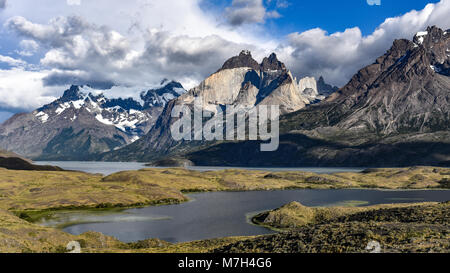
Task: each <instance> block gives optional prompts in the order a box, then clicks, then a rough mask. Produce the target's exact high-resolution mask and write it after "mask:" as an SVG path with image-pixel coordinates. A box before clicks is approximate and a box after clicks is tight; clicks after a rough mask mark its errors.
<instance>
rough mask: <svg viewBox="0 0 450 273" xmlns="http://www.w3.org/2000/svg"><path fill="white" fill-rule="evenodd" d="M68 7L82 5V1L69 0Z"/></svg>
mask: <svg viewBox="0 0 450 273" xmlns="http://www.w3.org/2000/svg"><path fill="white" fill-rule="evenodd" d="M67 5H69V6H79V5H81V0H67Z"/></svg>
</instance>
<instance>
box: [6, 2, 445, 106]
mask: <svg viewBox="0 0 450 273" xmlns="http://www.w3.org/2000/svg"><path fill="white" fill-rule="evenodd" d="M0 1H1V0H0ZM201 1H202V0H183V1H179V0H165V1H149V0H129V1H123V0H96V1H83V2H82V5H83V6H82V8H78V7H76V6H74V7H72V8H68V7H67V4H68V2H66V1H55V0H40V1H32V2H30V1H29V0H15V1H13V2H9V3H8V8H7V9H5V10H3V11H2V17H1V18H10V19H9V21H8V22H7V23H6V25H5V26H6V28H8V29H9V30H12V31H13V32H14V34H18V35H19V36H20V39H21V40H18V41H17V44H18V48H17V51H16V52H17V53H22V54H21V55H22V56H25V57H26V56H30V55H33V54H35V52H37V51H39V53H41V52H44V53H45V54H44V56H43V57H42V59H41V60H40V66H41V67H40V68H39V69H40V70H41V71H27V70H30V69H37V67H30V65H28V64H27V63H26V62H24V61H23V60H21V59H17V58H13V57H9V56H6V55H10V54H9V53H3V54H4V55H5V56H3V55H0V61H1V62H3V63H6V64H8V65H9V66H12V67H15V68H14V69H13V70H0V86H1V88H3V89H2V90H1V91H0V92H1V94H0V109H2V108H3V109H19V108H20V109H28V110H31V109H34V108H35V107H37V106H40V105H41V104H43V103H45V102H48V101H49V100H51V99H53V98H55V97H57V96H60V95H61V94H62V91H63V90H64V89H65V88H66V87H67V86H68V85H70V84H91V85H94V86H97V87H109V86H111V85H114V84H118V85H120V88H122V90H125V89H126V90H127V92H131V93H130V94H131V95H132V94H133V92H134V91H133V90H136V91H135V92H136V94H137V93H138V92H140V91H142V90H143V89H145V88H146V87H151V86H153V85H155V84H156V83H159V82H160V81H161V80H162V79H163V78H170V79H174V80H178V81H181V82H182V83H183V84H184V85H185V87H188V88H189V87H193V86H194V85H196V84H198V82H199V81H200V80H202V79H203V78H204V77H206V76H208V75H209V74H211V73H213V72H214V71H216V70H217V69H218V68H220V66H221V65H222V64H223V62H224V61H225V60H226V59H228V58H229V57H231V56H233V55H237V54H238V53H239V52H240V50H242V49H250V50H252V53H253V55H254V56H255V57H256V59H257V60H261V59H262V57H263V56H264V55H268V53H270V51H272V50H274V49H275V51H276V52H277V54H278V55H279V58H280V59H281V60H282V61H284V62H286V64H287V65H288V67H289V68H291V69H292V70H293V72H294V74H295V75H296V76H309V75H311V76H319V75H322V74H323V75H324V76H325V78H326V80H327V81H330V82H331V83H333V84H338V85H343V84H345V82H347V81H348V80H349V79H350V77H351V76H352V75H353V74H354V73H355V72H356V71H357V70H358V69H360V68H362V67H363V66H365V65H367V64H370V63H371V62H373V61H374V60H375V59H376V58H377V57H378V56H380V55H381V54H383V53H384V52H385V51H386V50H387V49H388V48H389V47H390V45H391V44H392V41H393V40H394V39H395V38H408V39H411V38H412V36H413V35H414V33H415V32H417V31H419V30H423V29H425V28H426V27H427V26H428V25H434V24H436V25H438V26H439V27H442V28H448V27H449V26H450V16H448V14H450V4H449V3H450V0H442V1H441V2H440V3H438V4H430V5H428V6H427V7H426V8H425V9H423V10H421V11H412V12H409V13H407V14H405V15H403V16H399V17H396V18H390V19H387V20H386V21H385V22H384V23H383V24H381V25H380V26H379V27H378V28H377V29H376V30H375V31H374V32H373V33H372V34H371V35H368V36H363V35H362V34H361V31H360V30H359V28H349V29H347V30H345V31H343V32H337V33H331V34H329V33H327V32H326V31H324V30H321V29H312V30H309V31H306V32H303V33H292V34H290V35H288V36H287V37H286V38H285V39H284V40H282V41H277V40H273V39H271V37H270V36H268V35H270V34H268V33H267V32H265V30H264V28H263V26H262V25H261V24H258V22H263V21H264V20H265V19H267V18H268V17H277V16H279V14H278V13H276V11H268V10H267V8H265V7H264V5H263V2H262V1H255V0H235V1H234V2H233V4H232V5H231V6H230V7H229V9H227V10H226V11H225V13H226V14H227V15H229V16H232V17H233V16H236V17H235V20H237V21H236V22H237V25H239V23H241V24H245V27H240V28H238V29H236V28H230V27H229V25H223V24H221V22H223V21H222V20H221V19H220V15H219V16H218V15H217V14H212V13H208V12H205V11H203V10H202V9H201V8H200V3H201ZM0 3H1V2H0ZM266 3H267V2H266ZM252 5H253V6H252ZM286 5H287V2H286V1H282V0H279V1H277V5H276V6H277V8H283V7H286ZM48 7H52V8H48ZM239 7H241V8H243V10H241V11H238V10H239ZM247 7H253V8H254V9H253V10H251V9H248V8H247ZM99 10H101V11H102V12H99ZM250 10H251V11H252V12H251V13H252V14H250V17H248V18H244V19H243V21H242V20H241V19H239V16H238V15H241V16H243V15H244V14H245V12H249V11H250ZM16 15H20V16H16ZM222 15H223V14H222ZM51 18H53V19H51ZM230 18H231V17H230ZM238 19H239V20H240V21H239V20H238ZM254 23H256V24H254ZM2 34H3V33H2ZM12 36H13V35H12ZM20 41H21V42H20ZM36 55H37V54H36ZM26 60H28V59H26ZM15 74H16V76H14V75H15ZM26 82H30V83H26ZM43 83H45V84H46V85H45V84H43ZM26 85H28V86H26ZM118 88H119V87H118ZM115 90H121V89H115ZM5 92H7V93H8V94H10V98H9V97H8V96H6V95H5ZM111 92H112V91H111ZM28 94H30V96H28ZM127 94H128V93H127ZM33 96H35V97H36V98H38V99H34V98H33ZM20 98H25V99H24V100H25V101H24V102H23V104H21V101H20ZM28 98H33V99H32V100H31V99H28Z"/></svg>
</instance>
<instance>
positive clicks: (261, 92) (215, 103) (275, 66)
mask: <svg viewBox="0 0 450 273" xmlns="http://www.w3.org/2000/svg"><path fill="white" fill-rule="evenodd" d="M312 80H313V81H314V83H315V79H312ZM302 87H304V86H302V85H301V84H299V82H297V80H296V79H295V78H294V77H293V76H292V74H291V72H290V71H289V70H288V69H287V68H286V66H285V65H284V64H283V63H282V62H280V61H279V60H278V58H277V56H276V55H275V54H274V53H273V54H271V55H270V56H269V57H266V58H264V59H263V61H262V62H261V63H260V64H259V63H258V62H257V61H256V60H254V59H253V57H252V55H251V53H250V52H249V51H242V52H241V53H240V54H239V55H238V56H235V57H232V58H230V59H229V60H227V61H226V62H225V63H224V65H223V66H222V68H220V69H219V70H218V71H217V72H216V73H214V74H212V75H211V76H209V77H208V78H206V79H205V80H204V81H203V82H201V83H200V84H199V85H198V86H197V87H195V88H193V89H192V90H190V91H189V92H187V93H186V94H184V95H182V96H180V97H179V98H178V99H176V100H174V101H171V102H170V103H169V104H168V105H167V107H166V108H165V109H164V111H163V113H162V115H161V116H160V118H159V119H158V121H157V122H156V124H155V126H154V127H153V128H152V129H151V130H150V132H149V133H148V134H147V135H146V136H144V137H143V138H142V139H140V140H139V141H136V142H135V143H133V144H131V145H129V146H127V147H124V148H123V149H120V150H118V151H114V152H111V153H109V154H106V155H104V156H103V157H102V159H103V160H119V159H120V160H148V159H153V158H157V157H160V156H164V155H167V154H170V153H171V152H177V153H179V152H180V151H184V150H185V149H186V150H189V149H190V148H192V147H191V146H199V145H203V144H204V143H203V142H190V143H184V142H183V141H181V142H178V141H174V140H173V139H172V137H171V132H170V126H171V125H172V124H173V123H174V122H175V121H176V120H177V119H174V118H172V117H171V113H172V109H173V107H174V106H175V105H180V104H181V105H191V106H192V105H193V103H194V99H195V98H197V97H201V98H202V100H203V101H202V103H203V108H204V109H206V110H208V111H211V112H212V113H213V114H214V113H216V112H217V110H216V109H217V107H221V108H223V107H224V106H226V105H233V106H235V107H246V108H251V107H254V106H258V105H279V106H280V111H281V114H288V113H292V112H295V111H298V110H300V109H302V108H304V107H306V105H308V104H310V103H312V102H317V101H319V100H320V99H324V98H325V97H324V96H320V95H319V93H318V88H317V86H315V90H314V92H313V94H310V95H306V94H305V92H304V91H305V90H306V87H305V88H304V89H305V90H301V89H300V88H302Z"/></svg>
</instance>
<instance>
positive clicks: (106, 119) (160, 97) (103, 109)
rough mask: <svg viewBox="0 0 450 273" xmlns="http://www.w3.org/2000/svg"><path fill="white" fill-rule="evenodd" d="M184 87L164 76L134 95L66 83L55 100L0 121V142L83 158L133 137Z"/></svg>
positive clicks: (31, 152)
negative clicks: (121, 95) (154, 86)
mask: <svg viewBox="0 0 450 273" xmlns="http://www.w3.org/2000/svg"><path fill="white" fill-rule="evenodd" d="M105 92H107V91H105ZM184 92H185V90H184V89H183V87H182V86H181V84H179V83H176V82H167V81H164V82H162V84H161V87H160V88H157V89H152V90H149V91H147V92H143V93H142V94H141V96H140V100H139V101H137V100H135V99H133V98H126V99H122V98H107V97H106V96H105V95H104V94H103V92H101V91H99V90H94V89H92V88H89V87H87V86H85V87H83V86H72V87H71V88H70V89H68V90H66V91H65V92H64V95H63V96H62V97H61V98H59V99H58V100H56V101H54V102H52V103H50V104H48V105H45V106H43V107H41V108H39V109H37V110H35V111H33V112H32V113H22V114H17V115H15V116H13V117H12V118H10V119H9V120H7V121H5V122H4V123H3V124H1V125H0V148H3V149H7V150H10V151H14V152H16V153H18V154H21V155H24V156H27V157H31V158H34V159H44V160H88V159H91V158H92V155H93V154H97V153H102V152H107V151H111V150H114V149H117V148H119V147H122V146H124V145H127V144H130V143H132V142H134V141H136V140H137V139H139V138H140V137H141V136H143V135H144V134H146V133H147V132H148V130H149V129H150V128H151V126H153V124H154V123H155V121H156V119H157V118H158V117H159V115H160V113H161V111H162V109H163V108H164V107H165V106H166V104H167V103H168V102H169V101H170V100H172V99H175V98H177V97H179V96H180V95H181V94H183V93H184Z"/></svg>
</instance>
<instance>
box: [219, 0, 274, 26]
mask: <svg viewBox="0 0 450 273" xmlns="http://www.w3.org/2000/svg"><path fill="white" fill-rule="evenodd" d="M225 17H226V19H227V21H228V23H229V24H230V25H232V26H240V25H244V24H253V23H263V22H264V21H265V20H266V19H268V18H279V17H281V15H280V14H279V13H278V12H277V11H276V10H273V11H268V10H267V9H266V7H265V6H264V3H263V0H233V2H232V3H231V6H230V7H227V8H226V9H225Z"/></svg>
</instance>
